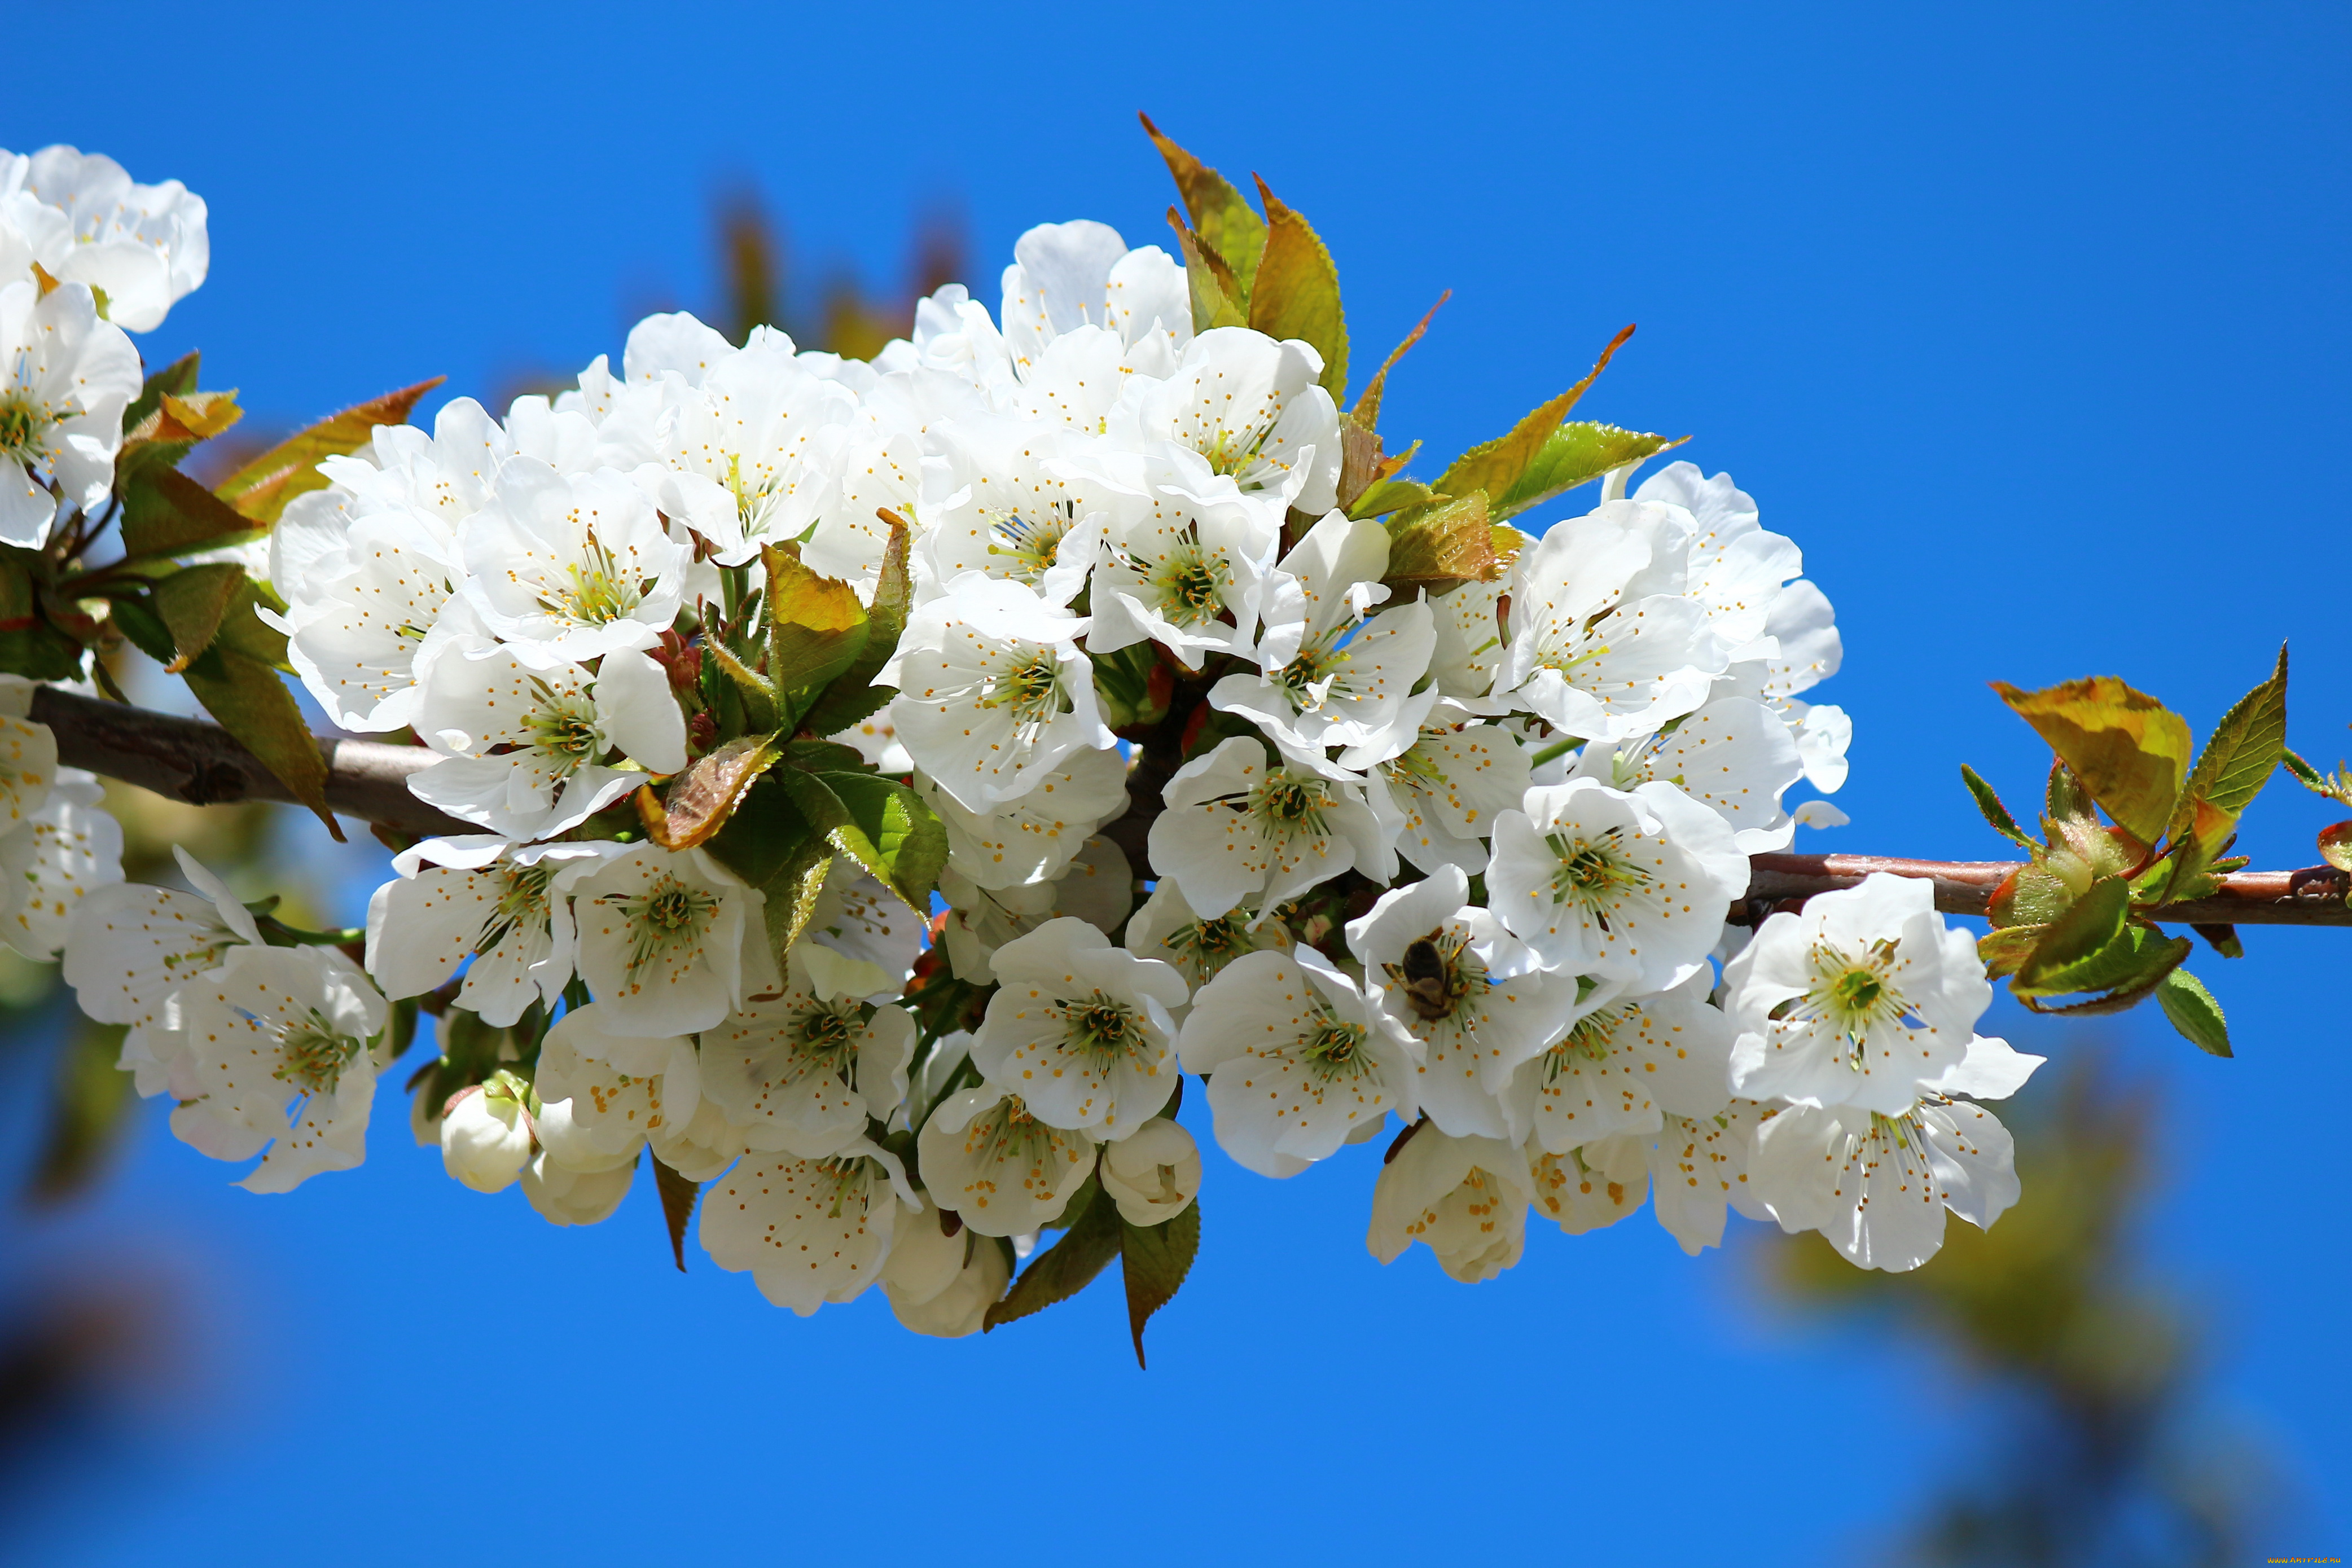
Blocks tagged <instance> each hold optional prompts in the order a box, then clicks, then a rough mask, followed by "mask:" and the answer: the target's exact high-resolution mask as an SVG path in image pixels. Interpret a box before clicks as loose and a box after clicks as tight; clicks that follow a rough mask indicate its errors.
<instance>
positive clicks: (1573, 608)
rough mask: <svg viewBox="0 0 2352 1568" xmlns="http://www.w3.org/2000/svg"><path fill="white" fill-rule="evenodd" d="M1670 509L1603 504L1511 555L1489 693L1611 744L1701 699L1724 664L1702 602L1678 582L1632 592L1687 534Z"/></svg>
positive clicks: (1564, 728) (1577, 733)
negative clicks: (1505, 628) (1507, 603)
mask: <svg viewBox="0 0 2352 1568" xmlns="http://www.w3.org/2000/svg"><path fill="white" fill-rule="evenodd" d="M1675 510H1678V509H1670V508H1668V507H1660V506H1651V505H1646V504H1643V503H1640V502H1633V501H1604V502H1602V503H1601V506H1600V507H1598V508H1597V509H1596V510H1594V511H1592V512H1591V513H1589V514H1587V515H1586V516H1584V517H1571V518H1569V519H1567V520H1566V521H1563V522H1559V523H1555V524H1553V525H1552V527H1551V528H1550V529H1549V531H1548V532H1547V533H1546V534H1545V535H1544V536H1543V538H1540V539H1538V541H1537V542H1536V546H1535V548H1534V549H1530V550H1523V551H1521V552H1520V555H1519V560H1518V565H1517V569H1516V581H1515V583H1514V586H1513V589H1512V593H1511V613H1510V647H1509V652H1508V654H1507V657H1506V658H1505V660H1504V663H1503V670H1502V674H1500V676H1499V677H1498V678H1497V682H1496V685H1497V690H1498V692H1501V691H1507V692H1508V694H1509V695H1510V698H1511V701H1512V702H1513V703H1514V704H1515V705H1516V706H1519V707H1522V708H1525V709H1526V710H1528V712H1531V713H1535V714H1538V715H1540V716H1542V717H1543V718H1544V719H1546V720H1547V721H1549V723H1550V724H1551V725H1552V726H1553V727H1556V728H1558V729H1559V730H1562V731H1564V732H1565V733H1567V734H1569V735H1572V736H1580V737H1588V738H1591V739H1597V740H1610V741H1615V740H1623V739H1628V738H1631V737H1634V736H1639V735H1646V734H1648V733H1650V732H1652V731H1654V730H1655V729H1657V728H1658V727H1660V726H1662V725H1664V723H1665V722H1666V721H1667V720H1668V719H1671V718H1675V717H1677V716H1680V715H1683V714H1686V713H1688V712H1690V711H1691V710H1692V709H1694V708H1696V707H1697V706H1699V705H1700V704H1702V703H1704V702H1705V701H1706V697H1707V695H1708V691H1709V688H1710V687H1711V686H1712V685H1713V684H1714V681H1715V678H1716V676H1717V675H1718V674H1722V673H1723V670H1724V668H1725V664H1726V662H1727V653H1726V651H1725V650H1724V648H1723V646H1722V644H1721V643H1720V641H1719V640H1718V638H1717V635H1716V632H1714V630H1713V629H1712V628H1711V627H1710V626H1709V625H1708V623H1707V609H1706V605H1704V604H1702V603H1701V602H1700V601H1698V600H1696V599H1693V598H1690V597H1687V596H1686V595H1685V594H1684V593H1682V592H1681V591H1679V589H1678V588H1677V589H1674V590H1670V591H1664V592H1659V591H1649V592H1643V591H1640V589H1641V586H1642V583H1643V576H1644V573H1645V571H1646V570H1647V569H1649V568H1651V567H1652V566H1653V564H1654V562H1656V561H1657V560H1658V558H1659V557H1660V556H1661V554H1662V553H1664V552H1670V551H1673V550H1675V549H1677V548H1678V547H1679V545H1680V544H1681V542H1682V541H1683V539H1684V538H1685V534H1686V531H1687V530H1686V527H1685V522H1684V521H1678V520H1677V519H1676V517H1675V516H1674V515H1673V513H1674V511H1675ZM1683 517H1684V518H1685V519H1686V518H1687V514H1683ZM1650 576H1651V578H1652V580H1655V579H1656V577H1657V574H1656V573H1651V574H1650Z"/></svg>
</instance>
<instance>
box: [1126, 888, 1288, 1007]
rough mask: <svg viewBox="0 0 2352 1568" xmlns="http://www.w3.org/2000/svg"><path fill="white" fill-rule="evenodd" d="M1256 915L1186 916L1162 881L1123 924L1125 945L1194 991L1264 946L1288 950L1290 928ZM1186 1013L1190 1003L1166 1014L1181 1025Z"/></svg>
mask: <svg viewBox="0 0 2352 1568" xmlns="http://www.w3.org/2000/svg"><path fill="white" fill-rule="evenodd" d="M1256 913H1257V912H1256V911H1255V909H1252V908H1250V907H1248V906H1246V905H1236V906H1235V907H1234V908H1233V909H1230V910H1227V911H1226V912H1225V913H1224V914H1223V915H1213V916H1211V917H1210V918H1208V919H1206V920H1203V919H1202V917H1201V916H1199V915H1195V914H1193V913H1192V905H1191V904H1188V903H1186V902H1185V900H1184V892H1183V890H1182V889H1181V888H1180V887H1178V886H1177V885H1176V883H1175V882H1174V881H1173V880H1171V879H1170V878H1167V877H1162V878H1161V879H1160V883H1159V884H1158V885H1157V886H1156V887H1154V888H1153V889H1152V892H1151V896H1150V897H1149V898H1147V899H1145V900H1144V901H1143V903H1142V904H1141V905H1140V906H1139V908H1138V909H1137V910H1136V912H1135V915H1134V917H1133V918H1132V919H1130V920H1129V922H1128V923H1127V936H1126V943H1125V946H1126V947H1127V950H1128V951H1129V952H1130V953H1139V954H1141V955H1143V956H1145V957H1147V958H1157V959H1159V960H1160V962H1161V963H1163V964H1168V965H1171V966H1172V967H1174V968H1175V970H1176V972H1177V973H1178V974H1179V975H1181V976H1182V977H1184V983H1185V985H1187V986H1189V987H1191V988H1192V990H1193V991H1194V992H1195V993H1198V992H1199V990H1200V988H1202V986H1205V985H1207V984H1208V983H1209V982H1210V981H1211V980H1213V979H1215V978H1216V977H1218V976H1219V975H1220V974H1223V972H1224V967H1225V966H1226V965H1228V964H1230V963H1232V962H1233V961H1234V959H1236V958H1238V957H1240V956H1242V955H1243V954H1244V953H1255V952H1258V951H1260V950H1262V949H1265V948H1269V947H1272V948H1278V949H1280V950H1282V951H1285V952H1287V951H1288V950H1289V948H1290V946H1291V944H1292V942H1293V941H1294V940H1295V938H1293V937H1292V936H1291V934H1290V928H1289V927H1288V926H1286V925H1284V924H1283V923H1282V922H1281V921H1279V920H1266V921H1260V920H1258V919H1257V918H1256ZM1190 1010H1191V1008H1190V1004H1187V1006H1186V1007H1184V1008H1181V1009H1180V1008H1171V1009H1169V1016H1170V1017H1171V1018H1172V1019H1175V1020H1176V1021H1177V1022H1178V1023H1180V1024H1181V1023H1182V1022H1183V1021H1184V1016H1185V1014H1186V1013H1187V1012H1189V1011H1190Z"/></svg>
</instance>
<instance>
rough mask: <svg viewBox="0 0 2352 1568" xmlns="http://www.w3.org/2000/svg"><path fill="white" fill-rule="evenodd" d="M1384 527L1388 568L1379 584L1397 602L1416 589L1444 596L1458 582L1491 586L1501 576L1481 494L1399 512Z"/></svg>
mask: <svg viewBox="0 0 2352 1568" xmlns="http://www.w3.org/2000/svg"><path fill="white" fill-rule="evenodd" d="M1386 526H1387V528H1388V530H1389V569H1388V572H1387V574H1386V575H1385V576H1384V577H1382V578H1381V581H1383V582H1385V583H1387V584H1388V586H1389V591H1390V594H1391V598H1392V599H1394V600H1395V601H1398V602H1402V601H1404V600H1406V599H1408V598H1410V597H1411V596H1412V592H1413V591H1414V590H1416V589H1424V588H1425V589H1428V590H1429V591H1432V592H1433V593H1442V592H1444V591H1445V590H1447V589H1449V588H1452V587H1454V585H1455V584H1456V583H1461V582H1491V581H1493V580H1495V579H1496V578H1498V577H1500V576H1501V575H1502V574H1503V563H1502V561H1501V559H1499V558H1498V557H1497V556H1496V553H1495V531H1494V526H1493V525H1492V524H1491V523H1489V522H1488V521H1487V517H1486V496H1485V494H1484V493H1483V492H1480V491H1476V490H1473V491H1472V492H1471V493H1470V494H1468V495H1466V496H1465V497H1462V498H1461V499H1459V500H1455V501H1441V502H1438V503H1437V504H1435V505H1433V506H1429V507H1414V508H1412V510H1411V511H1407V512H1399V513H1398V514H1397V515H1396V516H1395V517H1391V518H1390V519H1389V520H1388V523H1387V525H1386Z"/></svg>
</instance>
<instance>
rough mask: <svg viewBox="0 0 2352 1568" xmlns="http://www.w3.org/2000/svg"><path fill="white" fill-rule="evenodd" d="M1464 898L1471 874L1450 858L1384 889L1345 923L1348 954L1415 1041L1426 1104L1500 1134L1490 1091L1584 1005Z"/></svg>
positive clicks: (1443, 1118) (1418, 1094)
mask: <svg viewBox="0 0 2352 1568" xmlns="http://www.w3.org/2000/svg"><path fill="white" fill-rule="evenodd" d="M1469 896H1470V888H1469V879H1468V878H1467V877H1465V875H1464V874H1463V873H1462V869H1461V868H1460V867H1459V866H1452V865H1449V866H1444V867H1441V868H1439V869H1438V870H1437V871H1435V872H1433V873H1431V874H1430V876H1429V877H1428V878H1427V879H1425V880H1424V881H1421V882H1417V883H1411V884H1410V885H1408V886H1405V887H1400V888H1392V889H1391V890H1390V891H1389V892H1387V893H1384V894H1381V898H1380V902H1379V903H1377V904H1373V905H1372V907H1371V910H1370V913H1369V914H1366V915H1363V916H1362V917H1360V919H1356V920H1351V921H1349V923H1348V928H1347V930H1348V951H1349V953H1351V954H1353V955H1354V956H1355V958H1356V961H1357V962H1358V963H1359V964H1360V965H1362V966H1363V969H1364V975H1365V977H1366V978H1367V979H1368V980H1370V981H1371V982H1372V984H1373V985H1374V986H1375V987H1376V988H1377V989H1376V990H1375V991H1374V995H1375V997H1376V998H1377V1000H1378V1002H1379V1004H1380V1008H1381V1012H1382V1013H1383V1014H1384V1015H1385V1016H1386V1017H1387V1018H1388V1019H1390V1020H1391V1022H1392V1023H1394V1025H1395V1026H1396V1027H1397V1028H1398V1029H1400V1030H1403V1031H1404V1032H1405V1033H1407V1034H1409V1035H1411V1036H1412V1038H1413V1040H1415V1041H1417V1042H1418V1045H1419V1049H1418V1051H1416V1052H1415V1056H1416V1059H1417V1067H1418V1076H1417V1078H1416V1080H1415V1083H1416V1089H1415V1094H1414V1097H1415V1099H1416V1101H1417V1102H1418V1103H1419V1104H1420V1106H1421V1109H1422V1111H1423V1113H1425V1114H1427V1115H1428V1117H1429V1119H1430V1120H1431V1121H1433V1122H1434V1123H1436V1124H1437V1125H1438V1126H1439V1127H1440V1128H1441V1129H1442V1130H1444V1131H1445V1132H1448V1133H1452V1134H1455V1135H1456V1136H1462V1137H1468V1136H1478V1137H1490V1138H1500V1137H1506V1136H1510V1135H1511V1134H1512V1133H1513V1131H1514V1129H1512V1128H1511V1127H1510V1125H1509V1123H1508V1118H1507V1115H1506V1113H1505V1111H1504V1108H1503V1104H1502V1102H1501V1100H1500V1099H1499V1098H1498V1096H1499V1095H1500V1094H1501V1093H1502V1092H1504V1091H1505V1090H1506V1089H1507V1088H1508V1087H1509V1086H1510V1083H1511V1081H1512V1075H1513V1073H1514V1071H1515V1070H1518V1069H1519V1068H1520V1067H1521V1065H1522V1064H1523V1063H1526V1064H1528V1065H1530V1066H1531V1065H1532V1064H1533V1062H1534V1060H1535V1059H1536V1058H1537V1057H1538V1055H1539V1054H1540V1053H1541V1052H1542V1051H1543V1050H1544V1048H1545V1047H1546V1046H1547V1045H1548V1044H1549V1043H1550V1042H1551V1041H1552V1040H1555V1039H1557V1038H1558V1037H1559V1034H1560V1033H1561V1032H1562V1031H1563V1030H1566V1029H1567V1028H1568V1026H1569V1024H1570V1020H1571V1019H1574V1018H1575V1016H1576V1015H1577V1013H1578V1012H1579V1011H1580V1009H1581V1006H1582V1004H1580V1002H1579V999H1578V987H1577V983H1576V980H1575V979H1574V977H1570V976H1563V975H1548V974H1545V973H1544V972H1543V971H1542V969H1541V968H1540V967H1539V966H1538V961H1537V958H1536V955H1535V954H1534V953H1533V952H1532V951H1531V950H1529V949H1528V947H1527V946H1526V945H1524V944H1523V943H1521V942H1519V941H1517V939H1516V938H1514V937H1513V936H1510V935H1509V933H1507V932H1506V931H1505V930H1504V929H1503V927H1502V925H1501V924H1500V923H1499V922H1497V921H1496V918H1495V917H1494V916H1493V915H1490V914H1488V913H1487V912H1486V910H1484V909H1482V908H1479V907H1477V906H1476V905H1475V904H1470V903H1469ZM1517 1132H1518V1134H1520V1135H1524V1134H1525V1128H1524V1126H1522V1127H1520V1128H1518V1129H1517ZM1514 1141H1516V1139H1514Z"/></svg>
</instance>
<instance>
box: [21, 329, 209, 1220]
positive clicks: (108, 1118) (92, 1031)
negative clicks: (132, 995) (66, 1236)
mask: <svg viewBox="0 0 2352 1568" xmlns="http://www.w3.org/2000/svg"><path fill="white" fill-rule="evenodd" d="M191 357H192V358H193V357H194V356H191ZM128 1032H130V1031H129V1029H128V1027H127V1026H125V1025H122V1024H104V1023H95V1022H92V1021H91V1020H90V1019H86V1018H85V1019H77V1021H76V1023H75V1025H74V1028H73V1030H72V1034H71V1038H70V1039H68V1041H67V1042H66V1048H65V1050H64V1051H63V1052H61V1053H60V1054H59V1056H58V1065H57V1074H56V1077H55V1079H54V1081H53V1087H52V1090H51V1099H50V1102H49V1115H48V1124H47V1129H46V1130H45V1132H44V1133H43V1134H42V1138H41V1152H40V1155H39V1156H38V1157H37V1159H36V1160H35V1161H34V1162H33V1172H32V1179H31V1181H30V1183H29V1184H28V1192H27V1196H28V1197H31V1198H32V1199H33V1200H34V1201H35V1202H37V1203H55V1202H57V1201H58V1200H59V1199H62V1198H68V1197H74V1196H76V1195H78V1194H79V1193H82V1192H85V1191H87V1190H89V1186H90V1185H91V1184H92V1183H93V1182H94V1181H96V1180H97V1178H98V1176H99V1175H100V1172H101V1171H102V1170H103V1169H104V1167H105V1165H106V1158H107V1155H109V1154H110V1153H111V1152H112V1151H113V1149H114V1148H115V1146H116V1145H118V1144H120V1143H121V1141H122V1133H123V1129H124V1128H125V1127H127V1126H128V1125H129V1124H130V1112H131V1107H133V1106H135V1105H137V1104H138V1103H139V1100H138V1097H137V1096H136V1095H134V1094H133V1093H132V1092H131V1074H129V1073H128V1072H125V1071H122V1070H121V1068H119V1067H117V1066H116V1065H115V1063H116V1061H118V1060H119V1059H120V1058H121V1055H122V1037H123V1036H124V1035H125V1034H127V1033H128Z"/></svg>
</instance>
